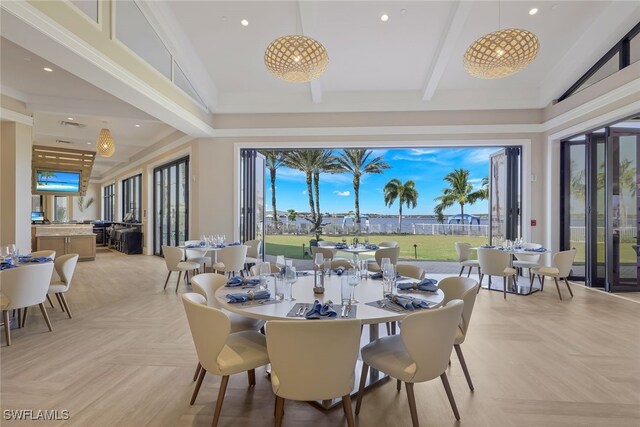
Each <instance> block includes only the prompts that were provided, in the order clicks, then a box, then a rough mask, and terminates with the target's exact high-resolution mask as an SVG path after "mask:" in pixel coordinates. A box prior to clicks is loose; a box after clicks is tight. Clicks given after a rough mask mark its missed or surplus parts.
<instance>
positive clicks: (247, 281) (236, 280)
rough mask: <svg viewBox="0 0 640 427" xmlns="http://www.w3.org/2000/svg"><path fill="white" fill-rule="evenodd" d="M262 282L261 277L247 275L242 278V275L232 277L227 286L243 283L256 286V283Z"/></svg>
mask: <svg viewBox="0 0 640 427" xmlns="http://www.w3.org/2000/svg"><path fill="white" fill-rule="evenodd" d="M259 284H260V278H259V277H247V278H246V279H245V278H242V277H241V276H234V277H232V278H231V279H229V280H228V281H227V284H226V285H225V286H227V287H230V288H231V287H234V286H241V285H250V286H255V285H259Z"/></svg>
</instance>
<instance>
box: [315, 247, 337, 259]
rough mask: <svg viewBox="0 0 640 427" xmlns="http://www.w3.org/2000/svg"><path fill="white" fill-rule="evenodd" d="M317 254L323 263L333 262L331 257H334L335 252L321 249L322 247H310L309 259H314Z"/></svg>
mask: <svg viewBox="0 0 640 427" xmlns="http://www.w3.org/2000/svg"><path fill="white" fill-rule="evenodd" d="M317 253H321V254H322V257H323V258H324V260H325V261H326V260H333V257H334V256H335V251H334V250H333V249H331V248H323V247H322V246H312V247H311V259H315V257H316V254H317Z"/></svg>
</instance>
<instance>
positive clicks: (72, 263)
mask: <svg viewBox="0 0 640 427" xmlns="http://www.w3.org/2000/svg"><path fill="white" fill-rule="evenodd" d="M79 257H80V255H78V254H65V255H62V256H60V257H58V258H57V259H56V260H55V263H54V268H55V270H56V272H57V273H58V277H60V280H59V281H56V282H52V283H51V284H50V285H49V292H47V296H48V295H49V294H54V295H55V296H56V298H57V299H58V303H59V304H60V307H62V311H66V312H67V316H69V319H71V318H73V316H72V315H71V310H70V309H69V303H68V301H67V297H66V293H67V291H68V290H69V287H70V286H71V280H72V279H73V274H74V273H75V271H76V265H77V264H78V258H79ZM25 311H26V308H25ZM25 317H26V313H25Z"/></svg>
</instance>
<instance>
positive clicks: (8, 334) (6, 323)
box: [2, 310, 11, 346]
mask: <svg viewBox="0 0 640 427" xmlns="http://www.w3.org/2000/svg"><path fill="white" fill-rule="evenodd" d="M2 321H3V322H4V337H5V339H6V340H7V345H8V346H9V345H11V331H10V330H11V328H10V327H9V311H8V310H2Z"/></svg>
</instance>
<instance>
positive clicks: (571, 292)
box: [563, 277, 573, 297]
mask: <svg viewBox="0 0 640 427" xmlns="http://www.w3.org/2000/svg"><path fill="white" fill-rule="evenodd" d="M563 279H564V283H565V284H566V285H567V289H569V293H570V294H571V296H572V297H573V291H572V290H571V286H569V281H568V280H567V278H566V277H564V278H563Z"/></svg>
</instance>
